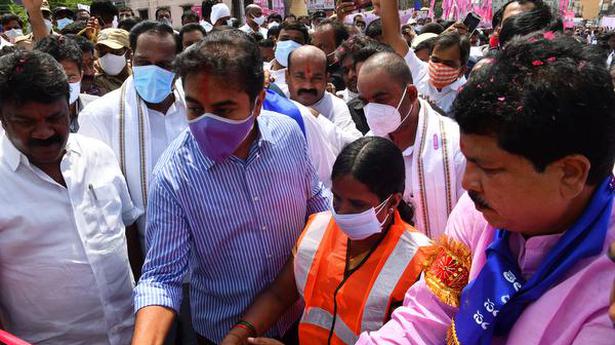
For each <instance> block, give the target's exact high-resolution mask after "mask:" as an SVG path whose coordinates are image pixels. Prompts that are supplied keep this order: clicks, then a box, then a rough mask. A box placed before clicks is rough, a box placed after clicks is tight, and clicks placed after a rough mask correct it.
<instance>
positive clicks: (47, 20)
mask: <svg viewBox="0 0 615 345" xmlns="http://www.w3.org/2000/svg"><path fill="white" fill-rule="evenodd" d="M43 21H44V22H45V26H46V27H47V32H51V29H53V23H52V22H51V20H49V19H44V20H43Z"/></svg>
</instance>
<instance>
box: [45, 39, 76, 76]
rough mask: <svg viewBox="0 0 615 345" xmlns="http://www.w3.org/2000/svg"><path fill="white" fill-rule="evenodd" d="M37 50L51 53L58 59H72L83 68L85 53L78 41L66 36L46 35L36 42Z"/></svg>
mask: <svg viewBox="0 0 615 345" xmlns="http://www.w3.org/2000/svg"><path fill="white" fill-rule="evenodd" d="M34 49H35V50H38V51H41V52H43V53H47V54H49V55H51V56H52V57H53V58H54V59H56V61H58V62H60V63H61V62H62V61H66V60H68V61H70V62H73V63H75V64H76V65H77V67H78V68H79V71H81V70H83V60H82V58H83V53H82V52H81V48H79V45H78V44H77V41H75V40H73V39H71V38H69V37H64V36H46V37H43V38H42V39H41V40H40V41H38V42H36V45H35V46H34Z"/></svg>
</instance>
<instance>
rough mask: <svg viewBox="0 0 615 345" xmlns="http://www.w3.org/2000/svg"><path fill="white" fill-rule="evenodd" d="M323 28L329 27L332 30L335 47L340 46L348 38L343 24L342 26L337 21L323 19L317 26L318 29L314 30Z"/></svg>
mask: <svg viewBox="0 0 615 345" xmlns="http://www.w3.org/2000/svg"><path fill="white" fill-rule="evenodd" d="M325 26H331V27H332V28H333V33H334V36H335V46H336V47H339V46H340V44H342V42H344V41H345V40H347V39H348V37H349V36H350V34H348V30H346V27H345V26H344V24H342V23H341V22H340V21H338V20H332V19H325V20H323V21H322V22H320V24H318V27H317V28H316V30H323V29H324V27H325Z"/></svg>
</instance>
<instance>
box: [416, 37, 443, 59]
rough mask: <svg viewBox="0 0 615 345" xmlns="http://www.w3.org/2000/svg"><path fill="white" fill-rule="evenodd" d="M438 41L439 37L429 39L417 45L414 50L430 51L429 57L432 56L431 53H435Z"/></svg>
mask: <svg viewBox="0 0 615 345" xmlns="http://www.w3.org/2000/svg"><path fill="white" fill-rule="evenodd" d="M437 40H438V38H437V37H432V38H428V39H426V40H424V41H423V42H421V43H419V44H417V45H416V48H414V51H418V50H423V49H429V55H431V52H432V51H433V47H434V45H435V44H436V41H437Z"/></svg>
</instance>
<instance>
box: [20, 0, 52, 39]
mask: <svg viewBox="0 0 615 345" xmlns="http://www.w3.org/2000/svg"><path fill="white" fill-rule="evenodd" d="M23 5H24V7H25V8H26V11H27V12H28V17H29V18H30V26H31V27H32V36H33V41H39V40H41V39H43V38H44V37H47V36H49V31H48V30H47V26H46V25H45V19H44V18H43V12H42V11H41V6H42V5H43V0H23Z"/></svg>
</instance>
